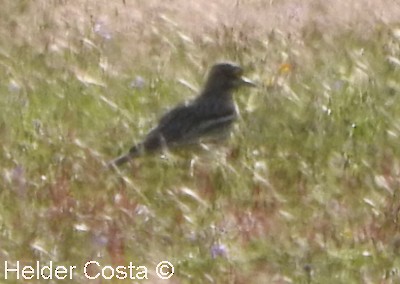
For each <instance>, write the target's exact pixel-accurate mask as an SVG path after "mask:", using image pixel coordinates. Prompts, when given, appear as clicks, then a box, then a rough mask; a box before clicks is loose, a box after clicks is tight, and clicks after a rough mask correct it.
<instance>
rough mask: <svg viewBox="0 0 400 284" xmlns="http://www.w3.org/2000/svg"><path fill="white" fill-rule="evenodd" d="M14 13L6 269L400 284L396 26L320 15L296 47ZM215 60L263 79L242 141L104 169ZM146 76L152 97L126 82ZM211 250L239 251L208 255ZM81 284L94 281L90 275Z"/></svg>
mask: <svg viewBox="0 0 400 284" xmlns="http://www.w3.org/2000/svg"><path fill="white" fill-rule="evenodd" d="M64 2H65V3H64ZM64 2H63V1H60V2H57V1H53V2H51V5H50V4H49V5H50V6H52V8H54V9H56V10H55V11H59V10H57V9H61V10H62V9H63V7H64V6H66V7H68V3H67V2H66V1H64ZM42 4H43V3H42ZM69 5H71V4H69ZM141 5H143V7H145V8H147V9H149V7H147V6H145V4H144V3H142V4H141ZM122 7H123V6H122ZM242 7H244V6H242ZM3 8H4V9H3V12H1V18H0V21H1V23H2V24H3V25H2V26H3V27H4V28H2V30H1V33H0V39H1V42H3V44H2V46H1V47H0V82H1V84H0V94H1V95H0V109H1V111H0V141H1V151H0V163H1V168H0V175H1V179H0V203H1V204H2V206H1V207H0V244H1V250H0V264H1V265H0V267H1V269H0V274H1V275H4V269H3V266H4V261H6V260H7V261H9V262H10V263H15V262H16V261H17V260H19V261H21V262H23V263H24V265H33V264H34V263H35V262H36V261H37V260H39V261H40V262H41V263H42V264H43V265H45V264H47V263H48V262H49V261H53V262H54V263H55V264H56V265H77V266H78V267H79V268H80V269H81V268H82V267H83V264H84V263H85V262H87V261H89V260H97V261H99V262H100V263H101V264H102V265H112V266H117V265H127V264H129V262H130V261H131V262H133V264H134V265H146V266H147V267H148V268H149V271H151V272H149V276H148V277H149V280H147V283H156V281H157V280H156V279H157V276H156V275H155V274H154V267H155V266H156V264H157V263H158V262H159V261H161V260H169V261H170V262H171V263H173V264H174V266H175V275H174V276H173V277H172V278H171V279H170V280H169V282H168V281H166V282H165V283H397V282H398V281H400V272H399V271H400V259H399V258H398V254H399V251H400V249H399V248H400V246H399V242H400V231H399V225H398V224H399V216H400V211H399V208H400V201H399V184H400V179H399V171H400V158H399V157H400V148H399V146H398V145H399V135H400V83H399V82H400V64H399V63H398V62H399V61H398V60H400V38H399V36H398V34H399V32H398V31H399V30H398V27H397V26H396V24H395V23H391V24H383V23H376V25H375V26H374V28H373V29H371V30H368V32H366V33H365V34H362V33H360V32H359V30H357V29H355V30H354V31H351V30H344V29H338V30H337V31H335V32H332V30H327V31H325V30H323V28H324V27H322V28H319V27H318V26H316V25H314V23H313V22H312V21H310V23H308V24H306V25H304V26H302V29H301V30H299V31H298V32H297V33H295V34H291V36H290V37H289V36H288V34H287V33H286V32H285V31H284V30H283V31H280V30H275V31H271V32H268V33H263V35H262V36H260V35H259V34H255V33H248V34H246V33H244V32H245V31H246V29H250V26H251V25H249V24H248V23H247V24H243V25H240V24H238V25H236V26H235V28H232V29H231V28H229V27H226V26H225V27H222V26H216V27H214V29H211V30H210V29H205V30H204V31H202V32H198V31H193V30H185V27H184V26H180V25H179V22H178V24H177V26H174V25H173V24H172V23H170V22H168V21H166V20H165V19H162V18H157V17H154V18H152V21H151V22H150V23H149V24H148V25H144V26H142V27H139V28H142V30H143V35H142V37H141V40H140V41H138V40H134V39H137V38H138V36H137V37H136V38H134V39H132V38H130V37H131V36H132V33H133V32H132V31H130V33H128V34H127V35H125V34H124V33H123V32H121V30H122V31H123V29H122V28H121V29H120V30H119V29H115V30H113V27H109V28H110V34H111V36H112V37H111V39H106V38H104V35H103V37H102V35H101V34H100V35H99V34H98V33H96V32H94V29H93V25H94V24H93V22H90V21H89V19H90V13H89V12H88V11H87V10H84V9H83V10H79V11H80V13H81V16H82V18H83V19H84V21H83V25H79V24H77V23H75V22H73V21H70V22H68V21H67V22H63V21H61V20H55V19H53V18H51V17H50V16H48V17H50V18H48V17H47V16H44V14H42V12H38V11H40V9H39V10H38V7H37V6H35V5H33V4H29V3H28V1H15V2H13V3H8V4H6V5H5V6H4V7H3ZM145 8H143V9H144V10H145ZM153 8H154V7H153ZM88 9H89V8H88ZM122 9H123V8H122ZM243 9H244V8H243ZM89 10H90V9H89ZM118 11H119V13H117V12H115V14H113V16H112V17H113V18H112V19H114V23H115V21H117V20H120V21H121V22H122V25H123V24H124V23H125V22H123V19H125V18H124V17H123V15H122V14H120V13H121V12H122V11H124V10H118ZM146 11H147V10H146ZM147 12H148V11H147ZM33 15H36V17H34V16H33ZM57 15H58V14H57ZM146 15H147V14H146ZM18 19H19V20H20V21H18ZM32 19H35V21H36V22H34V23H36V24H37V25H35V24H34V23H33V22H30V21H33V20H32ZM117 22H118V21H117ZM29 23H31V24H32V26H29ZM105 25H106V24H105ZM10 27H14V28H15V30H14V32H12V31H10V30H9V28H10ZM208 28H209V27H208ZM23 31H30V32H31V34H29V35H28V34H27V33H24V32H23ZM117 31H118V32H117ZM139 38H140V37H139ZM220 59H227V60H231V61H236V62H239V63H240V64H241V65H243V66H244V68H245V69H246V70H247V73H248V74H247V75H248V77H252V78H255V79H256V80H257V81H258V83H259V85H260V87H259V88H258V89H252V90H248V89H247V90H241V91H239V92H238V94H237V96H236V99H237V102H238V105H239V107H240V109H241V119H240V120H239V122H238V124H237V127H236V129H235V131H234V134H233V136H232V139H230V140H229V141H227V142H226V143H225V144H223V145H213V146H211V150H210V151H207V150H202V149H187V150H182V151H179V152H173V153H170V154H168V155H167V156H166V157H161V156H160V155H155V156H149V157H144V158H140V159H138V160H136V161H135V162H134V163H133V164H131V165H127V166H124V167H123V168H121V170H120V171H118V172H116V171H107V170H104V168H103V165H104V163H106V162H107V161H109V160H110V159H112V158H114V157H116V156H117V155H119V154H121V153H124V152H125V151H127V149H129V147H130V146H131V145H132V144H133V143H134V142H138V141H139V140H140V139H141V137H143V136H144V135H145V134H146V132H147V131H148V130H149V129H150V128H151V127H152V126H154V123H155V122H156V121H157V119H158V118H159V117H160V115H161V114H162V113H163V112H164V111H166V110H167V109H168V107H171V106H173V105H174V104H176V103H178V102H181V101H182V100H185V99H188V98H191V96H193V92H192V91H191V90H189V89H188V88H187V87H185V86H184V85H183V84H181V83H179V80H184V81H186V82H188V83H189V84H191V85H193V86H195V87H196V88H199V86H201V84H202V82H203V80H204V75H205V73H206V71H207V69H208V68H209V66H211V65H212V64H213V63H214V62H215V61H218V60H220ZM285 64H286V65H285ZM137 76H140V77H142V78H143V79H144V82H145V84H144V86H143V87H142V88H132V87H131V84H132V82H133V81H134V80H135V78H136V77H137ZM216 246H221V247H222V248H223V249H226V250H225V252H221V255H220V256H218V257H216V258H213V257H212V250H213V248H214V249H215V247H216ZM43 281H44V280H32V281H31V283H43ZM7 282H9V283H25V281H22V280H20V281H17V280H15V277H11V280H8V281H7ZM120 282H122V283H125V282H124V281H122V280H118V279H114V280H113V281H111V283H120ZM138 282H143V281H138ZM145 282H146V281H145ZM73 283H87V279H86V278H85V277H84V275H83V273H82V271H81V270H79V271H78V272H77V273H76V275H74V277H73ZM126 283H128V281H126ZM129 283H130V282H129ZM157 283H158V282H157Z"/></svg>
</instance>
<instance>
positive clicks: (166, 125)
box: [149, 104, 236, 144]
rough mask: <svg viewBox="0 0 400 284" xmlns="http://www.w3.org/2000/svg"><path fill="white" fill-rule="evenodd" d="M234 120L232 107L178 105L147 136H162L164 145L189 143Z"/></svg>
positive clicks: (234, 112)
mask: <svg viewBox="0 0 400 284" xmlns="http://www.w3.org/2000/svg"><path fill="white" fill-rule="evenodd" d="M235 118H236V110H235V108H234V107H230V106H229V107H227V106H225V105H217V104H210V105H208V104H189V105H180V106H178V107H176V108H175V109H173V110H171V111H170V112H169V113H167V114H166V115H164V116H163V117H162V118H161V119H160V122H159V125H158V126H157V127H156V128H155V129H154V130H153V131H151V132H150V133H149V136H154V135H158V136H162V137H163V139H165V143H167V144H171V143H178V144H180V143H191V142H193V140H196V139H199V138H200V137H202V136H205V135H207V134H208V133H211V132H215V131H218V129H220V128H223V127H224V126H228V125H230V124H231V123H232V122H233V121H234V120H235Z"/></svg>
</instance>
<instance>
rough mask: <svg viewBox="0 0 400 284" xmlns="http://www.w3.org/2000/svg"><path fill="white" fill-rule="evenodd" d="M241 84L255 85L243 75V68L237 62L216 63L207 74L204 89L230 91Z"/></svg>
mask: <svg viewBox="0 0 400 284" xmlns="http://www.w3.org/2000/svg"><path fill="white" fill-rule="evenodd" d="M241 86H253V87H254V86H255V84H254V83H253V82H252V81H250V80H249V79H247V78H245V77H243V69H242V67H240V66H239V65H237V64H234V63H229V62H224V63H217V64H215V65H214V66H213V67H212V68H211V71H210V73H209V74H208V79H207V83H206V88H205V91H214V92H221V91H222V92H230V91H233V90H235V89H237V88H239V87H241Z"/></svg>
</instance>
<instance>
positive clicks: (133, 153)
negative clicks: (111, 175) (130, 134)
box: [108, 146, 140, 168]
mask: <svg viewBox="0 0 400 284" xmlns="http://www.w3.org/2000/svg"><path fill="white" fill-rule="evenodd" d="M139 155H140V150H139V147H138V146H133V147H132V148H131V149H130V150H129V152H128V153H127V154H125V155H122V156H119V157H118V158H116V159H114V160H112V161H110V162H109V163H108V168H113V167H119V166H121V165H123V164H125V163H127V162H129V161H130V160H132V159H134V158H136V157H137V156H139Z"/></svg>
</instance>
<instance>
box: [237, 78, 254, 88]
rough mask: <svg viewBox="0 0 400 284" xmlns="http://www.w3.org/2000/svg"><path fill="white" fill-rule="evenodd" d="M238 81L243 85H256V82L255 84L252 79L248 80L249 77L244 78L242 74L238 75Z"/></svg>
mask: <svg viewBox="0 0 400 284" xmlns="http://www.w3.org/2000/svg"><path fill="white" fill-rule="evenodd" d="M240 83H241V85H243V86H248V87H257V84H256V83H254V82H253V81H252V80H250V79H249V78H246V77H243V76H241V77H240Z"/></svg>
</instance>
